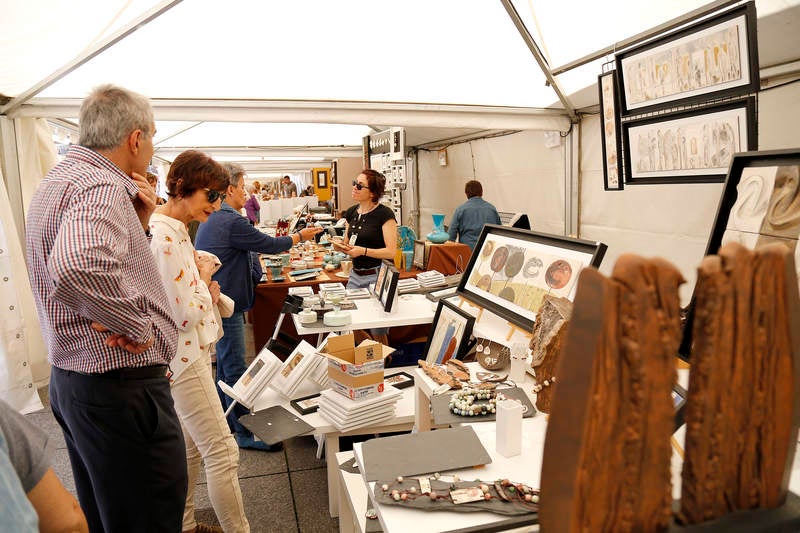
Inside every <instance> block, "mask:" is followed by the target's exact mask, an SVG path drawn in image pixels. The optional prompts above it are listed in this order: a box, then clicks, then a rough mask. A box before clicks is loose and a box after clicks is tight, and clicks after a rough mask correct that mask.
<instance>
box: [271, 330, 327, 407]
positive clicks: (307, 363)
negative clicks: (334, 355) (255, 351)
mask: <svg viewBox="0 0 800 533" xmlns="http://www.w3.org/2000/svg"><path fill="white" fill-rule="evenodd" d="M316 352H317V350H316V348H314V347H313V346H311V345H310V344H309V343H307V342H306V341H300V344H298V345H297V348H295V349H294V351H293V352H292V353H291V354H289V357H287V358H286V361H285V362H284V363H283V365H282V366H281V367H280V369H279V370H278V372H277V373H276V374H275V377H274V378H273V379H272V381H271V382H270V387H272V388H273V389H275V390H276V391H278V392H279V393H281V394H282V395H283V396H284V397H286V398H288V399H290V400H292V399H294V398H295V393H296V392H297V388H298V387H299V386H300V385H301V384H302V383H303V382H304V381H305V380H306V378H311V379H312V380H314V381H317V382H319V381H318V377H319V375H318V372H319V368H318V367H320V366H321V367H323V368H325V369H327V366H328V362H327V360H325V359H324V358H323V357H322V356H320V355H318V354H317V353H316ZM326 371H327V370H326Z"/></svg>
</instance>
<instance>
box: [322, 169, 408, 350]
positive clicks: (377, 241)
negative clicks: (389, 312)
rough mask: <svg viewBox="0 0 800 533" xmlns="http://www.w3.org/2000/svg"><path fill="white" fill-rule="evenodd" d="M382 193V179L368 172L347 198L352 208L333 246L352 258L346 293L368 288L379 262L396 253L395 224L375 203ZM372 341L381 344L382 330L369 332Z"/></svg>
mask: <svg viewBox="0 0 800 533" xmlns="http://www.w3.org/2000/svg"><path fill="white" fill-rule="evenodd" d="M385 189H386V178H385V177H384V176H383V174H381V173H380V172H377V171H375V170H372V169H370V168H367V169H364V170H362V171H361V174H359V175H358V177H357V178H356V179H355V180H353V190H352V191H351V195H352V196H353V200H355V201H356V202H358V203H357V204H356V205H354V206H352V207H350V208H349V209H347V210H346V211H345V212H344V213H343V214H342V216H343V218H344V219H345V220H346V221H347V230H346V231H345V234H344V241H343V242H342V244H337V243H334V246H335V247H336V248H337V249H338V250H341V251H342V252H344V253H346V254H347V255H349V256H351V257H352V258H353V270H352V271H351V272H350V279H349V281H348V282H347V288H348V289H358V288H361V287H369V285H370V284H372V283H375V280H376V279H377V277H378V269H379V268H380V265H381V261H382V260H383V259H390V260H394V256H395V254H396V253H397V221H396V220H395V218H394V213H393V212H392V210H391V209H389V208H388V207H386V206H385V205H383V204H380V203H378V200H380V198H381V196H383V192H384V190H385ZM371 333H372V335H373V337H376V340H379V341H381V342H383V343H384V344H386V343H385V339H383V338H379V336H381V337H385V335H386V330H383V331H381V330H372V331H371Z"/></svg>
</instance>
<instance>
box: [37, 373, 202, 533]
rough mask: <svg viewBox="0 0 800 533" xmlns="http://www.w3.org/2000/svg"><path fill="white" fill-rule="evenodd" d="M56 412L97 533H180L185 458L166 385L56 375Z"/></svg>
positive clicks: (91, 525) (52, 390) (52, 397)
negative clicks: (162, 532)
mask: <svg viewBox="0 0 800 533" xmlns="http://www.w3.org/2000/svg"><path fill="white" fill-rule="evenodd" d="M50 404H51V406H52V408H53V414H54V415H55V417H56V420H58V423H59V424H60V425H61V429H62V430H63V432H64V438H65V439H66V441H67V449H68V451H69V459H70V463H71V465H72V473H73V475H74V477H75V487H76V489H77V492H78V500H79V501H80V504H81V508H82V509H83V512H84V514H85V515H86V519H87V521H88V522H89V530H90V531H91V532H92V533H95V532H103V531H107V532H118V531H131V532H134V531H136V532H143V531H147V532H153V531H164V532H169V533H175V532H178V531H181V525H182V520H183V508H184V505H185V503H186V501H185V500H186V486H187V477H186V450H185V448H184V443H183V434H182V432H181V427H180V423H179V422H178V417H177V415H176V414H175V407H174V405H173V403H172V395H171V394H170V389H169V382H168V381H167V378H166V377H158V378H146V379H124V378H107V377H99V376H92V375H85V374H80V373H77V372H70V371H66V370H62V369H60V368H56V367H53V369H52V371H51V376H50Z"/></svg>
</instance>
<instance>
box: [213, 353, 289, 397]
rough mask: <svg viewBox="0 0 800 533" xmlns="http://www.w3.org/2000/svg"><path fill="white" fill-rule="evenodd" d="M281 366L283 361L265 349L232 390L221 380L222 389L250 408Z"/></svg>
mask: <svg viewBox="0 0 800 533" xmlns="http://www.w3.org/2000/svg"><path fill="white" fill-rule="evenodd" d="M281 365H282V363H281V360H280V359H278V357H277V356H276V355H275V354H274V353H272V352H271V351H269V350H268V349H267V348H264V349H263V350H261V352H260V353H259V354H258V355H257V356H256V358H255V359H254V360H253V362H252V363H250V366H249V367H247V370H246V371H245V373H244V374H242V377H240V378H239V380H238V381H237V382H236V383H234V385H233V387H232V388H231V387H229V386H228V385H227V384H226V383H225V382H223V381H221V380H220V382H219V383H220V389H221V390H222V391H223V392H224V393H225V394H227V395H228V396H230V397H231V398H233V399H234V400H236V401H237V402H239V403H240V404H242V405H244V406H245V407H247V408H250V407H252V406H253V403H254V402H255V401H256V398H258V396H259V395H260V394H261V391H262V390H264V387H266V386H267V384H268V383H269V382H270V380H272V379H273V378H274V377H275V375H276V374H277V372H278V370H279V369H280V368H281ZM223 385H224V386H223Z"/></svg>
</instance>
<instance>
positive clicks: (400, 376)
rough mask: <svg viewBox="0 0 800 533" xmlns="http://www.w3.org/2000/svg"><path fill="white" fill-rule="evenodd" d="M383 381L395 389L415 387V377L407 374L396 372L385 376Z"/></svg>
mask: <svg viewBox="0 0 800 533" xmlns="http://www.w3.org/2000/svg"><path fill="white" fill-rule="evenodd" d="M383 381H384V383H387V384H389V385H391V386H392V387H394V388H395V389H405V388H407V387H411V386H412V385H414V376H412V375H411V374H408V373H406V372H395V373H394V374H389V375H388V376H385V377H384V378H383Z"/></svg>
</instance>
